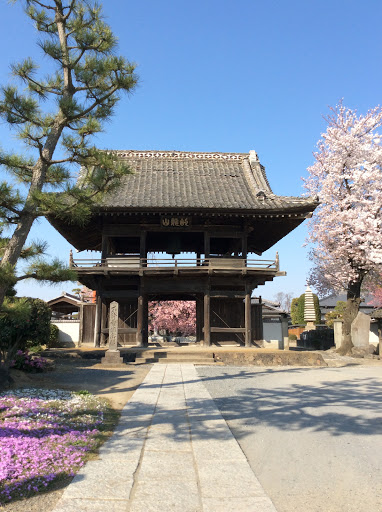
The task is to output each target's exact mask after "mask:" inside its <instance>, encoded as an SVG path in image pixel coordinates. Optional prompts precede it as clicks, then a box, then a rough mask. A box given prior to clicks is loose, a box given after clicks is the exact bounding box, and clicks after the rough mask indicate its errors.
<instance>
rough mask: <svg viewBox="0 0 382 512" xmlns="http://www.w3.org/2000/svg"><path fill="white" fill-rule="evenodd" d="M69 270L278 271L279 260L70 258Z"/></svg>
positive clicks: (124, 257)
mask: <svg viewBox="0 0 382 512" xmlns="http://www.w3.org/2000/svg"><path fill="white" fill-rule="evenodd" d="M69 263H70V267H71V268H95V267H100V269H101V268H102V269H118V270H123V269H125V270H142V269H158V270H160V269H163V270H167V269H176V268H179V269H195V270H197V269H203V268H206V267H208V268H210V269H214V270H239V269H254V270H255V269H259V270H276V271H279V260H278V255H276V259H275V260H258V259H250V258H247V259H244V258H168V259H160V258H137V257H128V256H111V257H109V258H105V259H93V258H88V259H81V258H76V259H74V258H73V257H72V256H71V258H70V261H69Z"/></svg>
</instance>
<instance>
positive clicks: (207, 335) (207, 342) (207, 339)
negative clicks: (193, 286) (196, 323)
mask: <svg viewBox="0 0 382 512" xmlns="http://www.w3.org/2000/svg"><path fill="white" fill-rule="evenodd" d="M210 302H211V301H210V288H209V287H208V288H207V289H206V290H205V292H204V343H203V345H204V346H206V347H209V346H211V311H210V310H211V307H210Z"/></svg>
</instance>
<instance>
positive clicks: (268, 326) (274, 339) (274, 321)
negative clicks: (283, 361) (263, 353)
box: [262, 300, 289, 349]
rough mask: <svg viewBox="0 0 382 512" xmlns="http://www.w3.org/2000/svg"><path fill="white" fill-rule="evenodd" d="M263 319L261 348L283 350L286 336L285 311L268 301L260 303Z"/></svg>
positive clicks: (287, 318) (286, 320)
mask: <svg viewBox="0 0 382 512" xmlns="http://www.w3.org/2000/svg"><path fill="white" fill-rule="evenodd" d="M262 318H263V339H264V343H263V347H264V348H276V349H283V348H284V338H285V337H287V336H288V320H289V314H288V312H287V311H285V310H283V309H282V308H280V304H278V303H276V302H271V301H269V300H263V301H262Z"/></svg>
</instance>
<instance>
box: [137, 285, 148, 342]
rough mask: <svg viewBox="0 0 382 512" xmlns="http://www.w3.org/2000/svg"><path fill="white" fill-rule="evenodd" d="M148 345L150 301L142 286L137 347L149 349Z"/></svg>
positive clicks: (140, 290)
mask: <svg viewBox="0 0 382 512" xmlns="http://www.w3.org/2000/svg"><path fill="white" fill-rule="evenodd" d="M147 345H148V300H147V295H146V294H145V293H144V289H143V286H140V289H139V296H138V311H137V337H136V346H137V347H147Z"/></svg>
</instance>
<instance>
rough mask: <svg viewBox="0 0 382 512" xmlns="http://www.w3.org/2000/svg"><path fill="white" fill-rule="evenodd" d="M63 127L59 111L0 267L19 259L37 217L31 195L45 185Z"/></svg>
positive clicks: (0, 293) (0, 288)
mask: <svg viewBox="0 0 382 512" xmlns="http://www.w3.org/2000/svg"><path fill="white" fill-rule="evenodd" d="M64 126H65V123H64V122H63V115H62V113H61V111H60V112H59V114H58V115H57V120H56V123H55V125H54V126H53V127H52V129H51V131H50V133H49V135H48V137H47V139H46V142H45V145H44V149H43V150H42V157H40V158H39V159H38V160H37V162H36V165H35V166H34V169H33V176H32V180H31V184H30V187H29V191H28V196H27V198H26V201H25V206H24V208H23V211H22V212H21V213H20V217H19V221H18V223H17V226H16V229H15V231H14V232H13V235H12V237H11V239H10V240H9V243H8V245H7V248H6V249H5V251H4V255H3V257H2V259H1V261H0V267H6V266H11V267H14V266H15V265H16V263H17V261H18V259H19V258H20V255H21V251H22V250H23V247H24V244H25V242H26V240H27V237H28V235H29V232H30V230H31V227H32V224H33V222H34V221H35V219H36V218H37V217H38V216H39V215H38V211H37V207H36V205H35V204H34V202H33V194H34V193H35V192H36V191H41V190H42V188H43V186H44V184H45V181H46V173H47V170H48V168H49V165H50V164H49V162H50V161H51V159H52V156H53V153H54V150H55V149H56V146H57V143H58V141H59V139H60V137H61V133H62V130H63V129H64ZM7 288H8V285H7V284H1V285H0V308H1V306H2V305H3V302H4V298H5V294H6V292H7Z"/></svg>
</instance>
